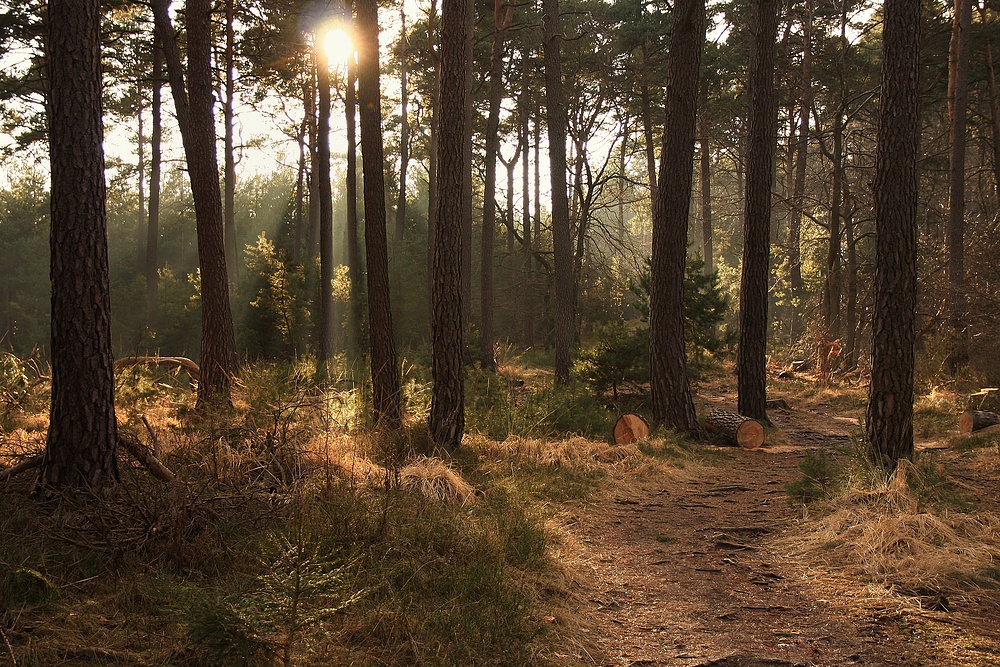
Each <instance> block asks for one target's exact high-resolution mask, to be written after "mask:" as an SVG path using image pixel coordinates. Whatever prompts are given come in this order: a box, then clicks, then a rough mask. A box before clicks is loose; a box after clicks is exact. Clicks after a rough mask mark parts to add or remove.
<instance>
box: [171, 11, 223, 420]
mask: <svg viewBox="0 0 1000 667" xmlns="http://www.w3.org/2000/svg"><path fill="white" fill-rule="evenodd" d="M169 4H170V3H169V0H153V10H154V12H153V13H154V18H155V20H156V31H157V34H158V36H159V38H160V40H161V43H162V44H163V47H164V56H165V60H166V63H167V73H168V75H169V79H170V88H171V91H172V93H173V97H174V108H175V110H176V114H177V122H178V126H179V127H180V130H181V139H182V141H183V143H184V153H185V155H186V157H187V165H188V176H189V178H190V181H191V196H192V198H193V199H194V208H195V218H196V219H197V227H198V229H197V231H198V264H199V266H200V267H201V323H202V324H201V381H200V382H199V383H198V407H199V408H202V407H204V406H206V405H208V404H214V403H222V404H228V403H229V389H230V380H231V379H232V377H233V376H234V375H235V374H236V342H235V336H234V334H233V315H232V310H231V306H230V301H229V279H228V277H227V274H226V254H225V234H224V227H223V219H222V194H221V192H220V191H219V162H218V158H217V154H216V149H215V120H214V113H213V89H212V68H211V57H212V16H211V9H212V7H211V2H210V1H209V0H188V2H187V11H186V18H187V33H188V35H187V37H188V70H187V75H188V87H187V90H185V85H184V76H183V70H182V68H181V59H180V52H179V50H178V47H177V41H176V39H175V36H174V32H173V27H172V25H171V23H170V18H169V14H168V7H169Z"/></svg>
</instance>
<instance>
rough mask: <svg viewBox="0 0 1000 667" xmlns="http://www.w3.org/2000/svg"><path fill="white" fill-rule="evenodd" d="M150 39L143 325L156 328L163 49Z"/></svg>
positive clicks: (156, 39) (157, 40) (156, 40)
mask: <svg viewBox="0 0 1000 667" xmlns="http://www.w3.org/2000/svg"><path fill="white" fill-rule="evenodd" d="M160 44H161V42H160V40H159V38H154V40H153V75H152V79H153V81H152V85H153V91H152V98H151V102H150V112H151V113H152V116H153V129H152V134H151V136H150V139H149V143H150V160H149V216H148V223H147V225H146V328H147V329H149V330H150V331H156V328H157V326H158V325H159V287H160V274H159V259H158V254H159V252H158V251H159V242H160V169H161V164H162V162H163V150H162V144H163V121H162V101H163V100H162V89H163V48H162V47H161V45H160Z"/></svg>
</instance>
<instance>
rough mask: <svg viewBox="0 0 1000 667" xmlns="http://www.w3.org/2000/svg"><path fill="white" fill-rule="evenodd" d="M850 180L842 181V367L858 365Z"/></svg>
mask: <svg viewBox="0 0 1000 667" xmlns="http://www.w3.org/2000/svg"><path fill="white" fill-rule="evenodd" d="M851 201H852V200H851V191H850V179H848V178H845V179H844V243H845V245H846V246H847V267H846V268H847V271H846V274H847V294H846V295H845V296H846V302H847V303H846V308H845V313H844V319H845V320H846V322H845V323H844V329H845V331H844V354H843V357H844V366H845V367H846V368H855V367H857V365H858V329H859V328H860V324H859V322H858V249H857V241H858V240H857V234H856V232H855V226H854V207H853V206H852V204H851Z"/></svg>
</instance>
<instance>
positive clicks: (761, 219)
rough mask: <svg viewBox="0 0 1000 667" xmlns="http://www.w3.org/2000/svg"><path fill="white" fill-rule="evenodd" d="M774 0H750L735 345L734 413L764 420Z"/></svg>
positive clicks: (774, 131)
mask: <svg viewBox="0 0 1000 667" xmlns="http://www.w3.org/2000/svg"><path fill="white" fill-rule="evenodd" d="M777 32H778V17H777V2H776V0H752V3H751V17H750V33H751V35H752V36H753V37H752V41H751V43H750V65H749V73H748V77H747V79H748V84H749V97H750V110H749V135H748V142H749V145H748V149H747V167H746V171H747V173H746V196H745V198H744V199H745V201H746V209H745V211H744V215H743V272H742V278H741V280H740V344H739V345H740V346H739V355H738V359H737V363H736V373H737V384H738V391H739V413H740V414H741V415H744V416H746V417H751V418H753V419H760V420H765V421H766V420H767V410H766V405H765V404H766V402H767V356H766V355H767V282H768V281H767V278H768V270H769V267H768V261H769V257H770V243H771V241H770V236H771V183H772V181H773V178H774V172H773V170H774V146H775V143H776V141H777V137H776V134H777V105H776V104H775V95H774V61H775V51H776V38H777Z"/></svg>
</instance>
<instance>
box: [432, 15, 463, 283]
mask: <svg viewBox="0 0 1000 667" xmlns="http://www.w3.org/2000/svg"><path fill="white" fill-rule="evenodd" d="M436 20H437V0H431V4H430V9H428V11H427V55H428V58H429V59H430V62H431V64H432V65H433V67H434V87H433V89H432V91H431V104H430V109H431V111H430V113H431V117H430V129H431V136H430V139H429V140H428V142H427V152H428V153H429V155H428V157H427V294H428V296H429V295H430V294H431V292H433V291H434V226H435V225H436V224H437V223H436V221H435V219H434V216H435V215H437V190H438V186H437V172H438V170H437V154H438V115H439V114H438V111H437V109H438V102H439V100H440V99H441V58H440V56H439V53H438V51H436V50H435V48H434V30H435V27H434V26H435V22H436ZM466 270H468V269H466Z"/></svg>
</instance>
